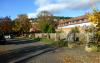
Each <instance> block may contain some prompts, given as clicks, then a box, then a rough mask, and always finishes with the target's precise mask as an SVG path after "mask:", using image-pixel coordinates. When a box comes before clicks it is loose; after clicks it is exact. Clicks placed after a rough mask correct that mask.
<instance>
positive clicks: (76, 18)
mask: <svg viewBox="0 0 100 63" xmlns="http://www.w3.org/2000/svg"><path fill="white" fill-rule="evenodd" d="M82 19H86V16H85V15H83V16H78V17H73V18H71V19H67V20H60V21H59V24H63V23H65V22H70V21H78V20H82Z"/></svg>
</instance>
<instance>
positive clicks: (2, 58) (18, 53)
mask: <svg viewBox="0 0 100 63" xmlns="http://www.w3.org/2000/svg"><path fill="white" fill-rule="evenodd" d="M47 48H49V50H47V51H46V52H48V51H53V50H55V49H56V48H55V47H52V46H50V45H38V46H28V47H24V48H20V49H15V50H11V51H7V53H5V54H2V55H0V63H8V62H9V61H12V60H16V59H18V58H20V57H24V56H26V55H28V54H32V53H34V52H36V51H39V50H43V49H47ZM44 53H45V52H44ZM41 54H43V53H41ZM36 56H37V55H36Z"/></svg>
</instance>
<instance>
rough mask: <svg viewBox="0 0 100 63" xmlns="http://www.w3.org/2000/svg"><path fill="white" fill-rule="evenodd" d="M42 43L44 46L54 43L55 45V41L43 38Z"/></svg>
mask: <svg viewBox="0 0 100 63" xmlns="http://www.w3.org/2000/svg"><path fill="white" fill-rule="evenodd" d="M40 42H42V43H44V44H53V43H55V41H54V40H52V39H47V38H42V39H41V41H40Z"/></svg>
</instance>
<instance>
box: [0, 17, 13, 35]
mask: <svg viewBox="0 0 100 63" xmlns="http://www.w3.org/2000/svg"><path fill="white" fill-rule="evenodd" d="M0 31H2V32H3V33H4V34H9V33H11V31H12V20H11V19H10V17H8V16H7V17H4V18H0Z"/></svg>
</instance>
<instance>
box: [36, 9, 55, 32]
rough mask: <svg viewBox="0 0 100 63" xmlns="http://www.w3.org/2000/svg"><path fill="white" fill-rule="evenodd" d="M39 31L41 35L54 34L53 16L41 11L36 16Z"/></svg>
mask: <svg viewBox="0 0 100 63" xmlns="http://www.w3.org/2000/svg"><path fill="white" fill-rule="evenodd" d="M38 24H39V26H38V27H39V30H40V31H41V32H42V33H53V32H55V23H54V19H53V16H52V14H51V13H50V12H48V11H41V12H40V13H39V14H38Z"/></svg>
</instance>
